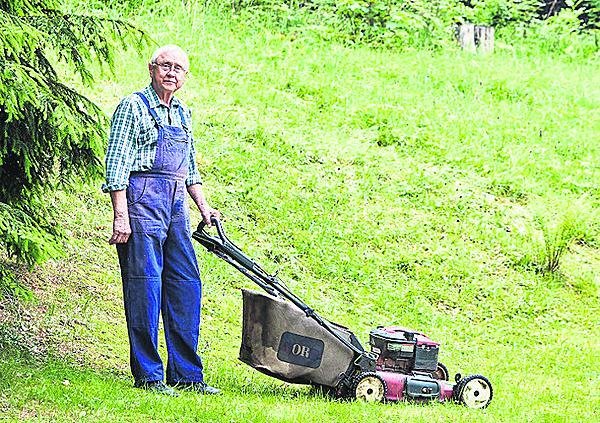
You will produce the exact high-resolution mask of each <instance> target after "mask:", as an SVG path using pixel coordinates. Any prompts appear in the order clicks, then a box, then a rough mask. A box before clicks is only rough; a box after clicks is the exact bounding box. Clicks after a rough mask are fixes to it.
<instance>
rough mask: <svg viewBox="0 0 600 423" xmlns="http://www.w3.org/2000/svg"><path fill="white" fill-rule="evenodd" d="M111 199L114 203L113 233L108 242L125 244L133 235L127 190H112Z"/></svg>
mask: <svg viewBox="0 0 600 423" xmlns="http://www.w3.org/2000/svg"><path fill="white" fill-rule="evenodd" d="M110 199H111V201H112V205H113V212H114V218H113V233H112V236H111V237H110V239H109V240H108V243H109V244H125V243H126V242H127V240H129V235H131V225H130V224H129V212H128V210H127V196H126V194H125V190H120V191H111V193H110Z"/></svg>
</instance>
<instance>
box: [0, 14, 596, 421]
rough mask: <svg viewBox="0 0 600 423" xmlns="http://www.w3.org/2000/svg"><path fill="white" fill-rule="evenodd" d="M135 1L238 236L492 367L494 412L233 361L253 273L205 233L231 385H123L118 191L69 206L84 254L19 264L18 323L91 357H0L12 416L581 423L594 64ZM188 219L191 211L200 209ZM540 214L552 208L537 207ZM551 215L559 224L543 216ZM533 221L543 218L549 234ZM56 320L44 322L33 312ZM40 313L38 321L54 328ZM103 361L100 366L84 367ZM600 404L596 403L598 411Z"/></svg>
mask: <svg viewBox="0 0 600 423" xmlns="http://www.w3.org/2000/svg"><path fill="white" fill-rule="evenodd" d="M175 16H176V19H174V20H173V22H174V23H165V22H164V21H162V20H152V19H146V17H145V16H142V17H140V18H139V19H140V22H143V24H144V26H145V27H146V28H147V29H149V30H150V31H151V32H152V33H154V34H155V38H156V39H157V40H158V42H159V43H167V42H176V43H178V44H180V45H182V46H184V47H185V48H186V49H187V50H188V51H189V52H190V53H191V54H190V56H191V60H192V63H193V64H192V73H193V76H192V78H190V80H189V82H188V84H187V85H186V87H185V88H184V90H183V91H182V92H181V96H182V97H183V98H184V99H185V100H186V101H187V102H188V103H189V104H190V105H191V106H192V107H193V109H194V116H195V135H196V140H197V146H198V150H199V152H200V154H199V157H198V160H199V163H200V166H201V168H202V171H203V173H204V175H205V180H206V190H207V192H208V195H209V197H210V199H211V200H212V202H213V203H214V205H215V206H217V207H218V208H219V209H220V210H221V211H222V212H223V214H224V215H225V218H226V222H225V225H226V229H227V230H228V232H229V233H230V236H231V237H232V239H234V240H236V241H237V242H238V244H239V245H240V246H241V247H242V248H243V249H244V250H245V251H246V252H247V253H248V254H249V255H250V256H252V257H254V258H256V259H258V260H259V261H260V262H261V263H263V265H264V267H265V268H266V269H267V270H271V271H274V270H279V271H280V276H281V277H282V279H284V280H285V281H287V282H288V284H289V285H290V287H291V288H292V290H293V291H294V292H296V293H297V294H298V295H299V296H301V297H302V298H304V299H305V300H306V302H307V303H309V304H310V305H312V306H314V307H315V308H316V309H317V310H318V311H319V312H320V313H321V314H322V315H324V316H326V317H329V318H331V319H332V320H334V321H338V322H339V323H342V324H344V325H346V326H349V327H351V328H352V329H353V330H354V331H355V333H356V334H357V335H358V336H359V338H361V339H362V340H363V341H366V338H367V336H366V335H367V333H368V331H369V330H370V329H371V328H373V327H374V326H376V325H380V324H402V325H405V326H412V327H415V328H418V329H421V330H424V331H425V332H426V333H428V334H429V335H430V336H431V337H432V338H434V339H436V340H439V341H442V352H441V360H442V361H443V362H444V363H445V364H446V365H447V366H448V367H449V369H450V371H451V372H452V373H453V372H456V371H461V372H462V373H463V374H464V373H482V374H484V375H486V376H488V377H489V378H490V380H491V381H492V383H493V384H494V388H495V390H496V391H495V398H494V401H493V403H492V406H491V407H490V408H489V409H488V410H485V411H472V410H467V409H464V408H462V407H459V406H453V405H447V406H438V405H427V406H417V405H407V404H401V405H399V404H396V405H392V406H390V405H364V404H355V403H350V404H348V403H335V402H329V401H327V400H323V399H321V398H319V397H318V396H314V395H312V394H311V393H310V392H309V391H308V390H307V389H306V388H302V387H295V386H288V385H285V384H282V383H281V382H279V381H276V380H275V379H271V378H267V377H265V376H262V375H260V374H258V373H256V372H254V371H252V370H251V369H248V368H246V367H245V366H243V365H242V364H240V363H239V362H237V361H236V357H237V348H238V343H239V334H240V321H239V320H240V315H241V301H240V299H241V298H240V294H239V291H238V288H240V287H243V286H245V287H252V285H251V283H250V282H249V281H246V280H245V279H244V278H243V277H242V275H240V274H237V273H235V271H234V270H233V269H231V268H229V267H228V266H227V265H226V264H225V263H223V262H221V261H219V260H218V259H216V258H214V257H212V256H209V255H208V254H207V253H205V252H204V251H201V250H200V248H198V255H199V257H200V261H201V267H202V272H203V275H204V282H205V285H204V309H203V326H202V342H201V351H202V354H203V356H204V358H205V362H206V365H207V377H208V380H209V381H210V382H212V383H215V384H216V385H218V386H220V387H222V388H224V390H225V391H226V394H225V395H224V396H223V397H221V398H218V399H212V398H211V399H210V400H209V399H205V398H197V397H195V396H193V395H184V396H183V397H182V398H179V399H176V400H173V399H164V398H155V397H153V396H149V395H146V394H144V393H140V392H137V391H135V390H133V389H129V386H130V383H131V382H130V380H129V376H128V371H127V355H128V353H127V341H126V333H125V328H124V319H123V318H122V311H121V302H120V301H121V297H120V284H119V281H118V269H117V262H116V259H115V257H114V252H113V250H112V249H111V248H109V246H108V245H106V243H105V240H106V238H107V237H108V233H109V227H110V207H109V204H108V199H107V197H105V196H103V195H102V194H100V193H98V192H97V187H98V184H95V185H89V186H85V187H82V188H81V190H80V192H78V193H74V194H66V193H65V194H63V195H61V196H59V197H58V198H56V199H55V200H54V201H55V202H56V206H57V207H58V208H59V209H60V210H63V211H64V213H63V216H64V221H63V222H61V224H64V225H65V226H66V227H67V228H68V230H69V231H70V233H71V235H72V239H71V242H70V244H69V245H68V247H67V248H68V250H69V254H68V256H67V257H65V258H64V259H62V260H57V261H54V262H51V263H48V264H47V265H46V266H44V267H43V268H42V269H40V270H39V271H37V272H35V273H32V274H27V275H25V276H24V279H25V281H26V282H27V283H29V284H30V285H32V286H34V287H35V290H36V292H37V294H38V298H39V301H38V303H37V304H35V305H34V306H33V307H31V306H30V307H28V309H27V313H28V314H31V315H32V316H34V317H33V318H32V319H33V320H34V321H35V322H36V323H31V324H28V325H25V327H24V330H26V331H28V330H29V331H33V332H36V331H37V333H38V334H39V333H42V334H44V335H45V336H46V338H47V339H48V341H47V342H46V344H49V345H51V346H56V345H58V346H59V347H58V349H59V350H60V351H61V352H65V353H68V354H69V355H70V356H71V357H74V358H76V359H77V360H75V361H80V362H81V363H82V364H83V366H81V365H75V363H73V364H56V363H55V364H49V365H46V366H41V367H37V366H29V365H27V364H26V361H24V360H21V359H19V357H18V356H17V357H16V358H12V359H10V360H8V361H3V362H2V364H0V369H1V370H2V371H1V372H0V374H2V377H0V384H1V385H2V386H3V387H4V389H6V388H7V387H9V389H8V395H4V394H3V395H0V407H1V408H2V409H3V411H4V412H5V416H7V417H9V418H15V419H16V418H18V417H21V418H27V417H37V418H39V419H42V420H50V419H59V420H63V419H64V420H72V419H75V418H86V417H87V418H89V419H90V420H103V421H114V420H120V421H139V420H140V419H144V420H154V421H158V420H187V419H189V420H199V419H201V420H203V421H204V420H205V421H208V420H214V421H217V420H218V421H226V420H229V421H266V420H269V421H306V420H307V419H308V418H307V415H311V416H317V415H318V416H319V417H318V420H320V421H381V420H384V419H385V420H392V421H393V420H396V419H400V417H402V419H404V418H407V417H409V418H410V417H412V418H415V419H416V420H417V421H431V420H433V421H471V420H473V419H479V418H480V417H481V416H485V418H486V420H489V421H511V420H513V421H524V420H529V421H581V420H584V419H586V418H593V417H594V416H595V414H594V413H595V411H594V408H597V405H598V402H599V400H600V398H599V395H598V388H597V383H598V372H597V371H596V370H594V367H593V363H594V362H595V361H596V360H597V357H598V355H599V354H600V347H599V346H598V342H597V337H598V335H599V333H598V329H597V323H598V315H599V307H598V285H599V280H598V275H599V274H600V260H599V259H600V252H599V250H598V246H599V244H600V231H599V227H598V225H599V224H598V222H600V219H599V217H600V216H598V214H599V212H598V210H599V207H598V202H599V200H600V192H599V190H598V184H597V181H598V180H600V169H599V167H598V163H600V151H599V149H600V145H599V142H598V139H599V136H598V134H599V133H600V127H599V122H598V118H597V116H598V110H599V106H600V104H599V103H598V99H599V98H600V89H599V88H598V87H600V72H598V66H597V64H575V63H561V62H557V61H551V60H548V59H544V58H533V59H531V58H530V59H523V58H518V57H513V56H511V55H510V54H508V53H503V52H498V53H497V54H495V55H493V56H488V57H481V56H472V55H464V54H461V53H459V52H447V53H442V54H436V55H431V54H429V53H417V52H415V53H406V54H392V53H389V52H374V51H369V50H366V49H355V50H350V49H344V48H341V47H339V46H335V45H326V44H321V43H317V42H314V41H312V40H311V39H310V38H308V37H303V36H302V35H298V36H297V37H284V36H280V35H279V34H277V32H276V31H273V30H269V29H264V30H261V31H256V32H253V31H242V30H240V29H239V28H236V29H233V28H230V27H229V26H228V25H224V24H222V23H217V22H215V21H213V20H211V19H210V18H206V19H205V17H203V16H202V15H201V14H199V13H198V12H196V11H193V10H192V11H190V13H188V14H186V15H184V13H183V12H182V11H175ZM117 75H118V77H116V78H112V79H111V78H106V79H105V80H104V81H103V82H102V83H101V84H99V87H98V88H99V89H97V90H95V91H94V92H91V93H90V95H91V96H93V97H94V98H95V99H96V100H97V101H98V102H99V103H100V104H102V105H103V107H104V108H105V110H106V111H107V112H108V113H110V112H111V111H112V109H113V108H114V105H115V104H116V102H117V101H118V99H119V98H120V97H121V96H122V95H124V94H125V93H127V92H130V91H132V90H135V89H137V88H139V87H140V86H141V84H142V83H143V81H145V78H146V75H147V73H146V70H145V69H144V64H143V60H142V59H139V58H138V57H135V56H133V55H123V57H121V58H120V59H119V63H118V68H117ZM194 216H195V217H196V218H197V214H195V215H194ZM539 222H541V223H539ZM544 222H545V223H544ZM561 222H570V223H573V225H574V226H575V227H576V228H578V239H579V242H577V243H576V244H573V245H572V246H571V248H570V249H569V251H568V252H567V254H566V255H565V256H564V258H563V261H562V263H561V266H562V268H561V273H560V274H557V275H553V276H547V275H542V274H539V273H536V272H535V271H534V268H535V266H536V263H537V262H538V261H539V260H538V251H539V248H540V234H541V232H540V230H539V229H540V227H546V228H548V229H549V230H550V231H552V228H553V227H554V225H555V224H556V223H561ZM540 225H541V226H540ZM40 326H41V329H40V328H39V327H40ZM45 328H46V331H44V330H43V329H45ZM91 369H93V371H92V370H91ZM596 417H597V416H596Z"/></svg>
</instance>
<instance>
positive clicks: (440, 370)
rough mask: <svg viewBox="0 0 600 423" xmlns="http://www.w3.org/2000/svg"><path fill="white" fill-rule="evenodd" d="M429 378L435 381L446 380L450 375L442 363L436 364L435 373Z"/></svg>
mask: <svg viewBox="0 0 600 423" xmlns="http://www.w3.org/2000/svg"><path fill="white" fill-rule="evenodd" d="M431 377H433V378H434V379H437V380H446V381H447V380H448V379H449V377H450V374H449V373H448V368H447V367H446V366H444V365H443V364H442V363H440V362H438V364H437V369H436V370H435V372H433V373H432V374H431Z"/></svg>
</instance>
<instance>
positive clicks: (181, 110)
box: [177, 103, 189, 132]
mask: <svg viewBox="0 0 600 423" xmlns="http://www.w3.org/2000/svg"><path fill="white" fill-rule="evenodd" d="M177 108H178V109H179V117H180V118H181V126H182V127H183V129H185V130H186V132H187V131H188V130H189V127H188V125H187V122H186V120H185V115H184V113H183V106H182V105H181V103H179V107H177Z"/></svg>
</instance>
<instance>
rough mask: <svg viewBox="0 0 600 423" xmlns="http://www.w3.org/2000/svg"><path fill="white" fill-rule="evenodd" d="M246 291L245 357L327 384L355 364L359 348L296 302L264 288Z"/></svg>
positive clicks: (276, 372) (277, 372)
mask: <svg viewBox="0 0 600 423" xmlns="http://www.w3.org/2000/svg"><path fill="white" fill-rule="evenodd" d="M242 293H243V298H244V306H243V328H242V345H241V347H240V357H239V358H240V360H241V361H243V362H244V363H246V364H248V365H249V366H251V367H253V368H255V369H256V370H259V371H260V372H262V373H265V374H267V375H269V376H273V377H276V378H277V379H281V380H283V381H286V382H291V383H300V384H313V385H314V384H318V385H324V386H328V387H335V386H336V385H337V384H338V383H339V382H340V380H341V379H342V378H343V377H344V374H345V373H347V372H349V371H350V370H351V368H352V367H353V364H354V359H355V352H354V351H352V350H351V349H350V348H348V347H347V346H346V345H344V344H343V343H342V342H340V340H338V339H337V338H336V337H335V336H333V335H332V334H331V333H329V332H328V331H327V330H326V329H324V328H323V327H322V326H321V325H319V324H318V323H317V322H316V321H315V320H314V319H312V318H311V317H309V316H307V315H306V313H304V312H303V311H302V310H300V309H299V308H298V307H296V306H295V305H294V304H292V303H291V302H289V301H285V300H283V299H281V298H277V297H273V296H271V295H268V294H265V293H262V292H256V291H251V290H247V289H242ZM329 323H330V325H331V326H332V327H333V329H334V330H335V331H336V332H337V333H338V334H339V335H341V336H342V337H343V338H344V339H346V340H347V341H348V342H351V343H352V344H353V345H356V344H357V343H358V341H356V338H355V337H354V335H353V334H352V333H351V332H350V331H348V330H347V329H346V328H344V327H342V326H339V325H336V324H334V323H331V322H329ZM359 345H360V344H359Z"/></svg>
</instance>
